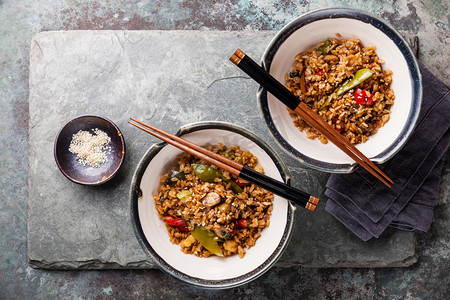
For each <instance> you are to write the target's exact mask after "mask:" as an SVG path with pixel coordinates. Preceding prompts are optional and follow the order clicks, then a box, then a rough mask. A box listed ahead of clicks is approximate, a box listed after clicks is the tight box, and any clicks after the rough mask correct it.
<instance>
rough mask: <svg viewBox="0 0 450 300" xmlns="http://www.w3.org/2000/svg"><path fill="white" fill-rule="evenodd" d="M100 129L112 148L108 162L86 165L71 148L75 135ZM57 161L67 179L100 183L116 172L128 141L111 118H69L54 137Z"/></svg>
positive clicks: (85, 182)
mask: <svg viewBox="0 0 450 300" xmlns="http://www.w3.org/2000/svg"><path fill="white" fill-rule="evenodd" d="M95 128H98V129H100V130H102V131H104V132H105V133H106V134H107V135H108V136H109V137H110V138H111V143H110V144H109V145H108V146H110V147H111V151H107V157H108V161H107V162H105V163H102V164H100V166H99V167H98V168H94V167H91V166H88V165H86V166H83V165H81V164H80V163H79V162H78V161H77V155H76V154H73V153H71V152H70V151H69V146H70V142H71V141H72V136H73V135H74V134H75V133H77V132H78V131H80V130H84V131H91V130H92V129H95ZM54 154H55V160H56V164H57V165H58V168H59V170H60V171H61V172H62V173H63V174H64V176H66V177H67V178H68V179H70V180H72V181H73V182H75V183H79V184H83V185H100V184H102V183H105V182H107V181H108V180H110V179H111V178H113V177H114V175H116V173H117V171H118V170H119V169H120V167H121V166H122V164H123V161H124V159H125V140H124V138H123V136H122V132H121V131H120V130H119V128H118V127H117V126H116V125H115V124H114V123H113V122H111V121H110V120H108V119H106V118H103V117H100V116H94V115H84V116H79V117H76V118H74V119H72V120H71V121H69V122H68V123H67V124H66V125H64V126H63V128H62V129H61V130H60V131H59V133H58V135H57V136H56V140H55V148H54Z"/></svg>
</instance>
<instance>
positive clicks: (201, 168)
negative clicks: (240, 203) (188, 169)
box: [192, 164, 244, 194]
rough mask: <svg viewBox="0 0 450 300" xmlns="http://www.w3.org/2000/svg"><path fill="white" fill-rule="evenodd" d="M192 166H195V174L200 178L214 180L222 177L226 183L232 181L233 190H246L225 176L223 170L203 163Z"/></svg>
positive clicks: (237, 192) (208, 180)
mask: <svg viewBox="0 0 450 300" xmlns="http://www.w3.org/2000/svg"><path fill="white" fill-rule="evenodd" d="M192 167H193V168H194V172H195V175H197V176H198V178H200V180H203V181H205V182H214V180H215V179H216V178H220V179H222V180H223V181H225V182H226V183H231V189H232V190H233V192H234V193H236V194H239V193H242V192H243V191H244V190H243V189H242V188H241V187H240V186H239V185H237V184H236V183H235V182H234V181H232V180H230V179H227V178H226V177H225V176H223V174H222V172H220V171H219V170H217V169H214V168H213V167H211V166H207V165H202V164H192Z"/></svg>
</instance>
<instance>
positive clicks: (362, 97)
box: [354, 88, 373, 105]
mask: <svg viewBox="0 0 450 300" xmlns="http://www.w3.org/2000/svg"><path fill="white" fill-rule="evenodd" d="M354 96H355V101H356V103H358V104H363V105H372V104H373V95H372V94H371V93H369V92H367V91H365V90H362V89H360V88H358V89H356V91H355V94H354Z"/></svg>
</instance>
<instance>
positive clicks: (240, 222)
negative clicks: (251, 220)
mask: <svg viewBox="0 0 450 300" xmlns="http://www.w3.org/2000/svg"><path fill="white" fill-rule="evenodd" d="M236 226H237V227H238V228H247V226H248V224H247V220H246V219H238V220H236Z"/></svg>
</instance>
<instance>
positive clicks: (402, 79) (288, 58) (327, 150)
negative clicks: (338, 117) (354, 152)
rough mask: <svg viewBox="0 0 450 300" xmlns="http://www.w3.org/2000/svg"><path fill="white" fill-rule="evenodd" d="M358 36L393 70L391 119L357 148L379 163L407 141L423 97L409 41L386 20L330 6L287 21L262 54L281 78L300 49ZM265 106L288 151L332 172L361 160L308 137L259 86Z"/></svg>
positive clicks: (268, 67) (267, 65) (268, 119)
mask: <svg viewBox="0 0 450 300" xmlns="http://www.w3.org/2000/svg"><path fill="white" fill-rule="evenodd" d="M336 33H339V34H341V36H342V37H341V38H342V39H350V38H359V39H360V40H361V43H362V44H363V46H370V45H375V46H376V53H377V55H378V56H379V57H380V58H381V59H383V60H384V61H385V63H384V64H383V69H385V70H388V69H389V70H392V71H393V75H392V84H391V88H392V89H393V90H394V93H395V103H394V105H393V107H392V109H391V118H390V120H389V122H387V123H386V124H385V125H384V127H382V128H380V129H379V131H378V133H377V134H375V135H373V136H371V137H369V140H368V141H367V142H366V143H363V144H359V145H357V148H358V149H359V150H360V151H361V152H362V153H364V154H365V155H366V156H367V157H369V158H370V159H371V160H372V161H374V162H376V163H383V162H385V161H387V160H388V159H390V158H391V157H392V156H393V155H394V154H395V153H397V152H398V151H399V150H400V148H401V147H402V146H403V145H404V144H405V142H406V141H407V139H408V137H409V136H410V134H411V133H412V131H413V129H414V126H415V123H416V120H417V117H418V115H419V110H420V104H421V99H422V85H421V75H420V71H419V67H418V64H417V61H416V59H415V57H414V55H413V53H412V51H411V49H410V48H409V46H408V44H407V42H406V41H405V40H404V39H403V38H402V37H401V36H400V34H399V33H398V32H397V31H396V30H395V29H393V28H392V27H391V26H389V25H388V24H386V23H385V22H384V21H382V20H380V19H378V18H376V17H374V16H372V15H370V14H368V13H365V12H362V11H359V10H354V9H345V8H331V9H323V10H318V11H314V12H311V13H307V14H305V15H302V16H301V17H299V18H297V19H295V20H293V21H292V22H290V23H289V24H287V25H286V26H285V27H284V28H283V29H282V30H281V31H280V32H279V33H278V34H277V35H276V36H275V37H274V39H273V40H272V41H271V43H270V44H269V46H268V47H267V49H266V51H265V53H264V55H263V57H262V65H263V67H264V68H265V69H266V70H267V71H268V72H270V74H272V76H274V77H275V78H276V79H277V80H278V81H280V82H282V83H284V75H285V74H286V73H288V72H289V71H290V70H291V67H292V65H293V63H294V58H295V56H296V55H297V54H299V53H301V52H305V51H307V50H309V49H311V48H313V47H316V46H317V45H318V44H319V43H320V42H322V41H324V40H326V39H328V38H335V37H336V35H335V34H336ZM258 99H259V104H260V109H261V112H262V115H263V118H264V120H265V121H266V123H267V125H268V127H269V129H270V132H271V133H272V134H273V136H274V137H275V139H276V140H277V141H278V143H279V144H280V145H281V147H282V148H283V149H285V150H286V151H287V152H288V153H290V154H292V155H293V156H294V157H296V158H297V159H299V160H300V161H302V162H303V163H305V164H306V165H308V166H310V167H312V168H315V169H318V170H321V171H327V172H335V173H346V172H351V171H353V170H354V168H355V166H356V164H355V162H354V161H353V160H352V159H351V158H350V157H348V156H347V155H346V154H345V153H343V152H342V151H341V150H339V149H338V148H337V147H336V146H335V145H333V144H332V143H330V142H329V143H328V144H325V145H324V144H322V143H320V141H318V140H317V139H316V140H311V139H308V138H306V134H304V133H302V132H300V131H299V130H298V129H297V128H296V127H295V126H294V124H293V122H292V118H291V116H290V115H289V113H288V111H287V110H286V107H285V106H284V105H283V104H282V103H281V102H280V101H279V100H278V99H276V98H275V97H273V96H272V95H271V94H270V93H267V92H266V90H265V89H264V88H261V89H260V90H259V91H258Z"/></svg>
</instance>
